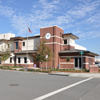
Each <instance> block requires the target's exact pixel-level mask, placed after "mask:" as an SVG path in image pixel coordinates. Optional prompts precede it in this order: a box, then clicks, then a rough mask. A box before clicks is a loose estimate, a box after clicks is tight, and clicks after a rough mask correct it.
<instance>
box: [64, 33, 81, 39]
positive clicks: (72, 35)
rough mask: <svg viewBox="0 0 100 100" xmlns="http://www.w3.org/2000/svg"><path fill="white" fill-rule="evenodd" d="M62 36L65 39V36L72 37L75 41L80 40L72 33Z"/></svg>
mask: <svg viewBox="0 0 100 100" xmlns="http://www.w3.org/2000/svg"><path fill="white" fill-rule="evenodd" d="M62 36H63V37H64V36H70V37H72V38H74V39H79V37H77V36H75V35H74V34H72V33H64V34H62Z"/></svg>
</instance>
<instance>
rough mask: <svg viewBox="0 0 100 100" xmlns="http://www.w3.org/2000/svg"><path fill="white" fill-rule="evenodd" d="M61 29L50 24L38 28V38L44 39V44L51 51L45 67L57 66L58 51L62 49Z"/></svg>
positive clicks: (44, 64)
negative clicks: (50, 56) (51, 55)
mask: <svg viewBox="0 0 100 100" xmlns="http://www.w3.org/2000/svg"><path fill="white" fill-rule="evenodd" d="M62 34H63V29H61V28H60V27H58V26H51V27H45V28H40V39H44V40H45V41H46V45H47V46H48V47H49V48H50V49H51V51H52V53H53V57H52V60H51V61H49V62H48V63H47V67H52V68H57V67H58V65H59V54H58V52H59V51H61V50H63V38H62ZM43 67H46V63H45V62H44V63H43Z"/></svg>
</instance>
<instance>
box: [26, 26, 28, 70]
mask: <svg viewBox="0 0 100 100" xmlns="http://www.w3.org/2000/svg"><path fill="white" fill-rule="evenodd" d="M26 47H27V48H26V71H27V67H28V66H27V62H28V25H27V46H26Z"/></svg>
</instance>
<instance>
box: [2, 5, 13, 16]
mask: <svg viewBox="0 0 100 100" xmlns="http://www.w3.org/2000/svg"><path fill="white" fill-rule="evenodd" d="M14 12H15V11H13V10H12V8H11V7H8V6H3V5H0V15H4V16H6V17H11V16H12V15H13V14H14Z"/></svg>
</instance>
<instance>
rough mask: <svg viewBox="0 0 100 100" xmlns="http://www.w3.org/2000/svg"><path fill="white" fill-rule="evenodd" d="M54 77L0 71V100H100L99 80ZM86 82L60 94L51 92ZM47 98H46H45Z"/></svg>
mask: <svg viewBox="0 0 100 100" xmlns="http://www.w3.org/2000/svg"><path fill="white" fill-rule="evenodd" d="M86 79H88V78H84V77H69V76H56V75H48V74H34V73H26V72H15V71H3V70H0V100H42V99H38V98H39V97H41V96H43V97H44V99H43V100H100V78H92V79H89V80H86ZM83 80H86V81H85V82H82V83H80V84H78V85H75V86H72V87H70V88H68V89H67V88H66V89H64V90H62V91H61V92H58V93H55V94H54V95H49V96H48V95H47V94H49V93H50V94H52V93H53V91H56V92H57V90H59V89H62V88H64V87H68V86H70V85H71V84H75V83H77V82H80V81H83ZM46 96H47V97H46Z"/></svg>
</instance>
